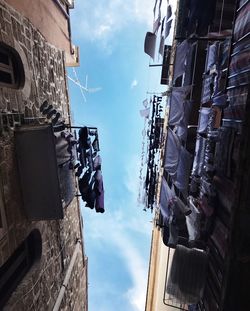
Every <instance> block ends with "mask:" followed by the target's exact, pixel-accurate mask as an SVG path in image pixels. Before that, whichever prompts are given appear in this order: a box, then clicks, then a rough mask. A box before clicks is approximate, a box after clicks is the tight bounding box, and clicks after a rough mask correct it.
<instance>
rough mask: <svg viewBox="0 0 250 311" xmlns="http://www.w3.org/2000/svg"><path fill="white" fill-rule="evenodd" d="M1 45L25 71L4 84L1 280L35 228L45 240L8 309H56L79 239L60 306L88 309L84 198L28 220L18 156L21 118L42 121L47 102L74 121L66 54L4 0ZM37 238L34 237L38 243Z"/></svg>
mask: <svg viewBox="0 0 250 311" xmlns="http://www.w3.org/2000/svg"><path fill="white" fill-rule="evenodd" d="M7 2H8V1H7ZM49 2H50V1H49ZM51 2H53V1H51ZM55 10H56V7H55ZM52 31H53V30H52ZM1 47H3V48H4V49H6V48H7V50H8V49H9V50H10V51H12V53H14V55H18V57H19V59H20V60H21V63H22V65H23V75H22V76H21V77H19V78H20V79H21V82H20V83H19V85H18V86H17V87H16V86H15V87H13V86H4V85H3V84H1V83H0V213H1V214H0V278H1V277H2V275H3V272H4V271H3V269H4V264H5V263H6V262H7V261H8V259H10V257H11V256H12V255H13V254H14V253H15V252H16V250H17V249H18V248H19V247H20V245H22V243H23V241H25V239H27V237H28V236H29V234H30V233H31V232H36V233H37V232H38V235H39V237H38V240H39V239H40V238H41V254H39V256H38V257H39V258H36V260H35V262H34V264H32V266H31V268H30V269H29V271H28V272H27V273H26V274H25V275H24V276H23V277H22V279H21V280H20V281H18V284H17V286H15V288H13V292H12V294H11V296H10V298H8V301H7V302H6V304H5V307H4V310H5V309H6V310H17V311H21V310H52V309H53V307H54V305H55V302H56V300H57V297H58V294H59V291H60V289H61V287H62V285H63V282H64V278H65V275H66V274H67V271H68V268H69V265H70V263H71V259H72V256H73V254H74V251H75V249H76V247H77V245H78V244H79V242H80V247H79V251H78V252H77V253H76V259H75V261H74V265H73V268H72V272H71V274H70V278H69V282H68V284H67V286H66V290H65V293H64V296H63V300H62V303H61V304H60V310H87V259H86V257H85V255H84V248H83V236H82V220H81V216H80V212H79V202H78V200H77V198H75V199H74V200H73V201H72V202H71V204H70V205H69V206H67V207H66V208H65V210H64V218H63V219H60V220H49V221H45V220H42V221H30V220H28V219H27V217H26V215H25V212H24V209H23V204H22V195H21V190H20V183H19V176H18V169H17V161H16V156H15V144H14V127H15V126H18V125H20V124H21V123H22V120H31V121H32V120H33V121H35V122H38V123H43V122H44V118H42V115H41V112H40V109H39V108H40V106H41V104H42V103H43V101H44V100H48V101H49V103H51V104H53V106H54V107H55V108H56V109H57V111H59V112H60V114H61V116H62V118H63V119H64V120H65V122H66V123H69V124H70V109H69V98H68V91H67V81H66V74H65V54H64V51H63V50H60V49H58V48H56V47H55V46H53V42H50V43H49V42H48V41H46V39H45V37H44V36H43V35H42V34H41V32H40V31H39V30H38V29H37V28H35V27H34V25H33V24H32V23H31V22H30V20H29V19H28V18H27V17H25V16H23V15H22V14H21V13H20V12H18V11H17V10H15V9H14V8H13V7H11V6H10V5H9V4H7V3H6V2H5V1H3V0H0V56H1ZM17 74H18V73H17ZM31 148H32V146H31ZM32 230H33V231H32ZM34 230H35V231H34ZM38 240H37V238H36V237H35V239H34V241H35V243H36V242H37V241H38ZM34 241H33V242H34ZM38 243H39V241H38ZM32 247H33V248H35V247H36V245H32ZM32 247H31V249H32ZM38 253H39V251H38ZM1 281H2V280H1Z"/></svg>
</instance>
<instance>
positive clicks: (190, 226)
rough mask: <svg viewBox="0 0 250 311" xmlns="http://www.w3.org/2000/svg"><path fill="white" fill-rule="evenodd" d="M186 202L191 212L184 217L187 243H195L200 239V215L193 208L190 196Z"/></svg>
mask: <svg viewBox="0 0 250 311" xmlns="http://www.w3.org/2000/svg"><path fill="white" fill-rule="evenodd" d="M187 201H188V206H189V208H190V210H191V213H190V214H189V215H187V216H186V224H187V230H188V236H189V241H196V240H198V239H199V238H200V230H201V213H200V211H199V210H198V208H197V207H196V206H195V200H194V198H193V197H192V196H189V197H188V200H187Z"/></svg>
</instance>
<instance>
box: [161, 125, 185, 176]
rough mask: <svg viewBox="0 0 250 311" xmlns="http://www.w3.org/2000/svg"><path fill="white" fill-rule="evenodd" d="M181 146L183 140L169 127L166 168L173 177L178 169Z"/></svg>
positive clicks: (165, 157)
mask: <svg viewBox="0 0 250 311" xmlns="http://www.w3.org/2000/svg"><path fill="white" fill-rule="evenodd" d="M180 148H181V141H180V139H179V137H178V136H177V135H176V134H175V133H174V132H173V131H172V130H171V129H170V128H169V129H168V133H167V139H166V145H165V155H164V169H165V170H166V171H167V172H168V173H169V175H171V176H173V177H174V176H175V175H176V171H177V166H178V162H179V154H180Z"/></svg>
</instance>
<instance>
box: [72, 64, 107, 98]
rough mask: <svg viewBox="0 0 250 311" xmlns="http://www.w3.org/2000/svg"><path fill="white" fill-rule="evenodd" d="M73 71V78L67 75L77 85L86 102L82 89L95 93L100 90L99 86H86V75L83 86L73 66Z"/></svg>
mask: <svg viewBox="0 0 250 311" xmlns="http://www.w3.org/2000/svg"><path fill="white" fill-rule="evenodd" d="M73 73H74V78H71V77H70V76H69V75H68V76H67V77H68V79H69V80H70V81H72V82H73V83H74V84H75V85H77V86H78V87H79V89H80V91H81V94H82V97H83V100H84V102H87V99H86V96H85V94H84V91H85V92H87V93H96V92H98V91H100V90H102V88H101V87H96V88H88V75H86V82H85V86H83V85H82V84H81V82H80V80H79V78H78V76H77V73H76V70H75V68H73Z"/></svg>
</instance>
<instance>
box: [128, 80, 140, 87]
mask: <svg viewBox="0 0 250 311" xmlns="http://www.w3.org/2000/svg"><path fill="white" fill-rule="evenodd" d="M137 85H138V81H137V80H136V79H134V80H133V81H132V82H131V85H130V87H131V89H134V88H135V87H136V86H137Z"/></svg>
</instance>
